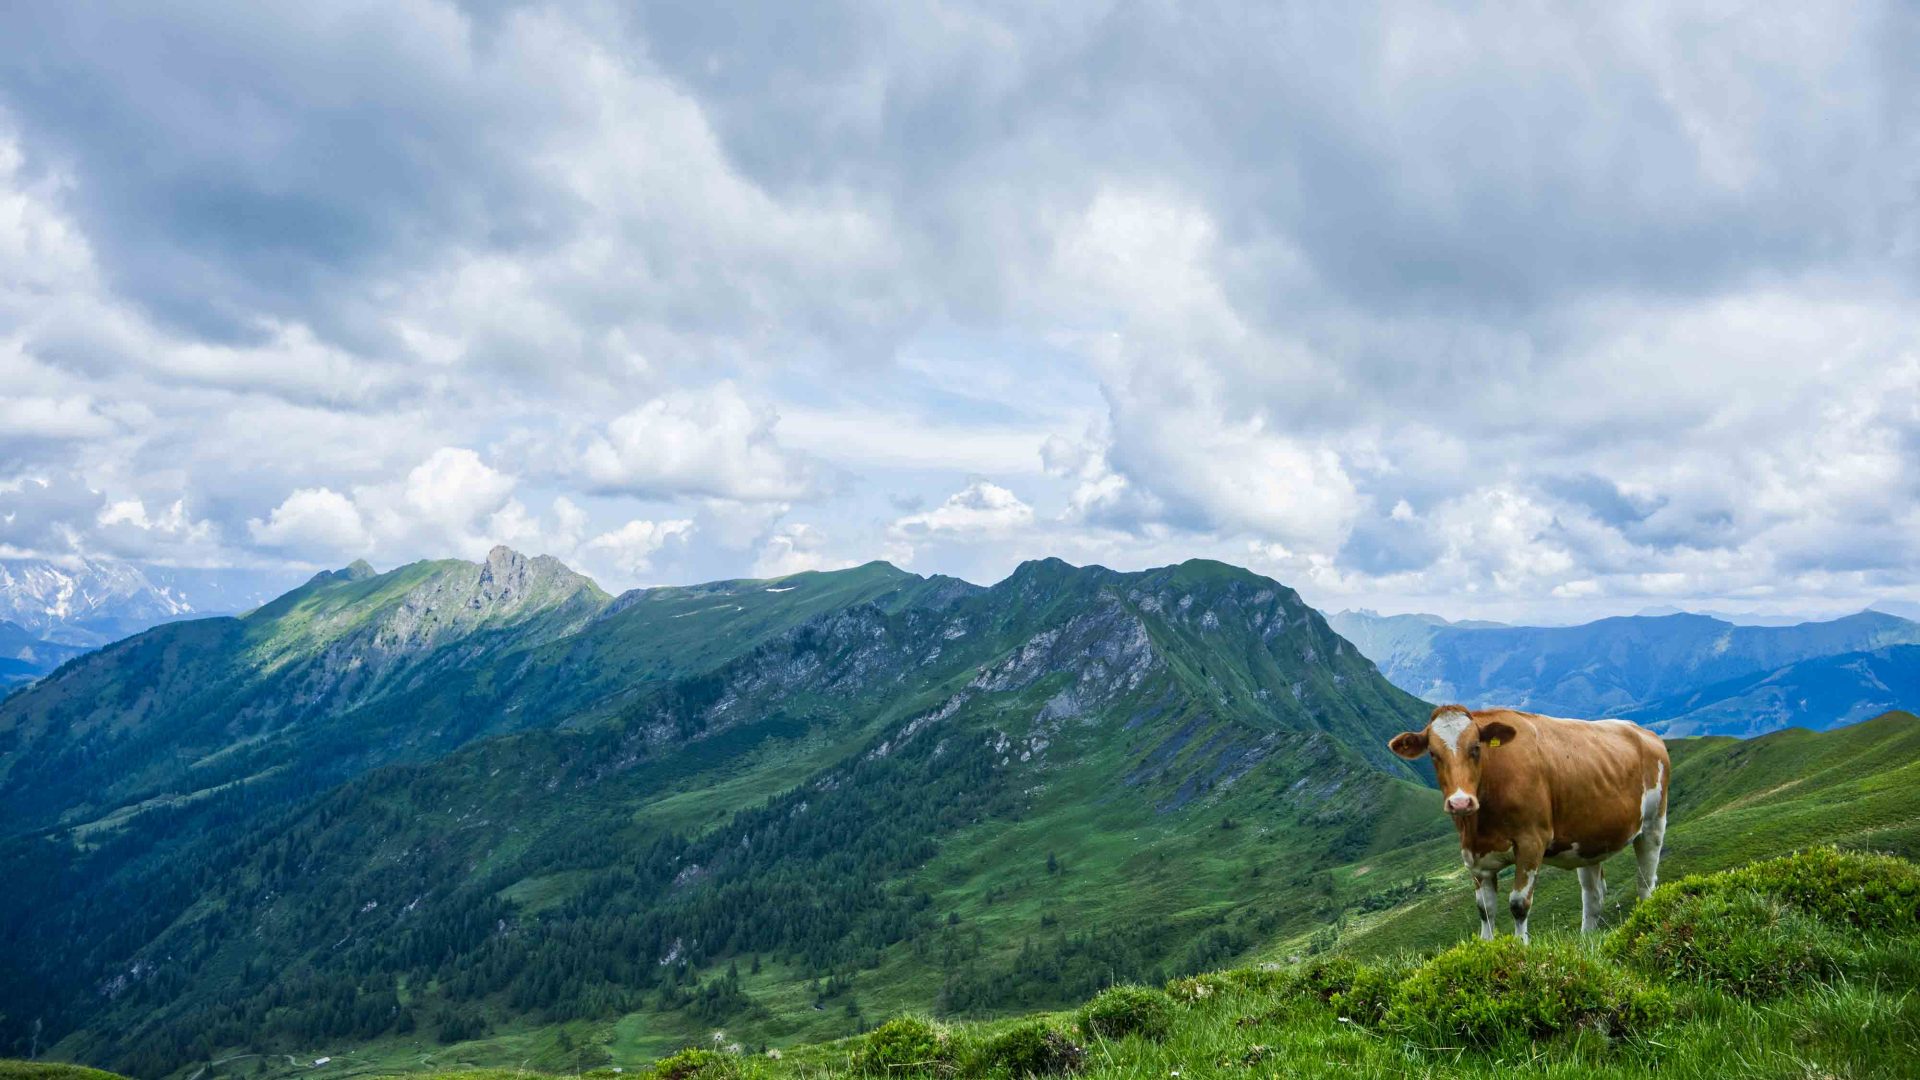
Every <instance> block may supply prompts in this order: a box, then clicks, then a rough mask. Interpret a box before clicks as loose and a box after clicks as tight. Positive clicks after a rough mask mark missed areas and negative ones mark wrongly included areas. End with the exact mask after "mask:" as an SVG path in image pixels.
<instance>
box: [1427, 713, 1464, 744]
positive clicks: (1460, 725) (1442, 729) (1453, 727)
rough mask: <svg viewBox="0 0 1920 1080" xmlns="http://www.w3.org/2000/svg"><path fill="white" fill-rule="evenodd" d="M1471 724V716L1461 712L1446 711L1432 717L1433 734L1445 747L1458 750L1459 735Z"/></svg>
mask: <svg viewBox="0 0 1920 1080" xmlns="http://www.w3.org/2000/svg"><path fill="white" fill-rule="evenodd" d="M1472 726H1473V717H1471V716H1468V715H1467V714H1466V713H1463V712H1446V713H1441V714H1440V715H1439V716H1436V717H1434V720H1433V736H1434V738H1437V739H1439V740H1441V741H1442V742H1445V743H1446V744H1447V749H1449V750H1452V751H1453V752H1454V753H1456V754H1457V753H1459V752H1460V736H1462V735H1465V734H1466V733H1467V729H1468V728H1470V727H1472Z"/></svg>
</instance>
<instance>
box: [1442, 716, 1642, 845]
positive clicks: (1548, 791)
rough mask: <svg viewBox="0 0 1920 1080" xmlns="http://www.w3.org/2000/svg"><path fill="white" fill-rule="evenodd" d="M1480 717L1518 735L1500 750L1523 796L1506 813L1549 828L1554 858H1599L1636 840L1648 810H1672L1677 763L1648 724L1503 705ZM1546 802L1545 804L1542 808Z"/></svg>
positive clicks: (1510, 779)
mask: <svg viewBox="0 0 1920 1080" xmlns="http://www.w3.org/2000/svg"><path fill="white" fill-rule="evenodd" d="M1475 716H1476V718H1480V717H1482V716H1484V717H1485V718H1486V719H1499V720H1503V721H1505V722H1507V723H1509V724H1511V725H1513V727H1514V728H1515V729H1516V731H1517V732H1518V735H1517V737H1516V738H1515V739H1514V742H1513V745H1512V746H1511V747H1510V748H1501V749H1500V750H1496V751H1495V753H1496V754H1502V755H1505V754H1509V753H1511V757H1510V758H1509V761H1508V763H1506V764H1507V767H1506V768H1503V769H1501V770H1500V771H1501V772H1502V773H1503V774H1505V778H1506V779H1507V781H1508V782H1509V783H1510V784H1511V785H1512V786H1513V787H1514V789H1515V790H1516V792H1524V793H1525V794H1524V796H1522V797H1521V798H1520V799H1519V800H1512V801H1509V805H1508V807H1507V812H1508V813H1510V814H1513V815H1515V816H1517V817H1526V818H1534V819H1536V821H1538V823H1539V824H1544V825H1548V826H1549V827H1550V829H1551V832H1552V841H1551V843H1550V844H1549V846H1548V849H1547V853H1548V856H1549V857H1550V858H1555V859H1556V861H1569V862H1572V861H1588V860H1594V861H1597V860H1598V859H1600V858H1604V857H1605V856H1607V855H1611V854H1613V853H1614V852H1617V851H1619V850H1621V849H1623V848H1625V847H1626V846H1627V845H1628V844H1630V843H1631V842H1632V841H1633V838H1634V837H1635V836H1636V835H1638V834H1639V833H1640V831H1641V828H1642V827H1643V824H1644V823H1645V821H1646V820H1647V818H1648V815H1649V812H1651V813H1654V814H1664V813H1665V812H1666V797H1667V788H1668V786H1669V781H1670V779H1671V776H1672V764H1671V762H1670V761H1669V759H1668V757H1667V748H1666V744H1664V743H1662V742H1661V741H1660V738H1659V736H1657V735H1654V734H1653V733H1652V732H1650V731H1648V730H1646V729H1645V728H1642V727H1639V726H1638V725H1635V724H1630V723H1627V722H1626V721H1624V720H1565V719H1561V718H1559V717H1552V716H1540V715H1537V714H1533V713H1522V712H1514V711H1510V710H1504V709H1503V710H1489V711H1488V712H1487V713H1485V714H1482V713H1476V714H1475ZM1542 800H1544V802H1545V805H1544V806H1541V805H1537V804H1538V803H1539V802H1541V801H1542ZM1540 819H1544V820H1540ZM1512 824H1513V825H1515V826H1519V825H1521V824H1522V822H1520V821H1517V820H1516V821H1514V822H1512ZM1503 831H1504V830H1503Z"/></svg>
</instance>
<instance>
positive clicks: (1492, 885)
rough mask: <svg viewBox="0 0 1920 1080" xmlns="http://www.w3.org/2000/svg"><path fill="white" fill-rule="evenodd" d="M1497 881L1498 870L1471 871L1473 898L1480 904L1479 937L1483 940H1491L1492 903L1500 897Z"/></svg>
mask: <svg viewBox="0 0 1920 1080" xmlns="http://www.w3.org/2000/svg"><path fill="white" fill-rule="evenodd" d="M1499 881H1500V872H1499V871H1498V870H1475V871H1474V872H1473V898H1474V901H1475V902H1476V903H1478V904H1479V905H1480V938H1481V940H1483V941H1492V940H1493V912H1494V906H1493V905H1494V904H1495V903H1496V902H1498V900H1499V897H1500V891H1499V888H1498V883H1499Z"/></svg>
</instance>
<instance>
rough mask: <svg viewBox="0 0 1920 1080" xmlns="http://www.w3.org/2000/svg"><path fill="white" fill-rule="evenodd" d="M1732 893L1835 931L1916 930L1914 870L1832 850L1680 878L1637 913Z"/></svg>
mask: <svg viewBox="0 0 1920 1080" xmlns="http://www.w3.org/2000/svg"><path fill="white" fill-rule="evenodd" d="M1736 893H1755V894H1758V895H1760V896H1764V897H1767V898H1770V899H1773V900H1777V901H1779V902H1781V903H1783V904H1786V905H1788V906H1790V907H1792V908H1794V909H1796V910H1798V911H1801V912H1804V913H1806V914H1807V915H1810V916H1812V917H1813V918H1815V919H1818V920H1820V921H1821V922H1824V923H1828V924H1830V925H1833V926H1836V927H1851V928H1853V929H1856V930H1869V931H1884V932H1888V933H1894V934H1911V933H1915V932H1920V867H1917V866H1915V865H1914V864H1913V863H1911V862H1908V861H1907V860H1905V859H1899V858H1895V857H1894V856H1891V855H1868V854H1862V853H1859V852H1850V851H1836V850H1834V849H1833V848H1815V849H1813V850H1811V851H1802V852H1799V853H1797V854H1793V855H1785V856H1782V857H1780V858H1777V859H1768V860H1766V861H1764V862H1757V863H1752V864H1750V865H1748V866H1743V867H1740V868H1739V869H1737V870H1726V871H1722V872H1720V873H1717V874H1695V875H1692V876H1689V877H1684V878H1681V879H1680V880H1679V881H1675V882H1672V883H1670V884H1668V885H1664V886H1662V887H1661V888H1660V889H1659V890H1658V891H1657V892H1656V893H1655V894H1654V895H1653V897H1651V898H1650V899H1649V901H1648V902H1647V903H1645V904H1642V905H1641V910H1646V909H1648V908H1650V907H1651V908H1653V909H1655V910H1656V911H1657V910H1658V909H1659V908H1660V906H1661V903H1662V901H1666V902H1669V903H1671V902H1674V901H1675V900H1677V899H1678V898H1680V897H1686V896H1711V895H1720V896H1726V895H1732V894H1736ZM1638 914H1639V912H1638V911H1636V912H1635V915H1636V916H1637V915H1638ZM1631 921H1632V920H1629V923H1631Z"/></svg>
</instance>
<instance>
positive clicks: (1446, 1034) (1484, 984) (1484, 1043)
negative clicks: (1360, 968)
mask: <svg viewBox="0 0 1920 1080" xmlns="http://www.w3.org/2000/svg"><path fill="white" fill-rule="evenodd" d="M1347 992H1348V993H1352V989H1351V985H1350V987H1349V990H1348V991H1347ZM1672 1015H1673V1001H1672V998H1670V997H1669V996H1668V994H1667V992H1666V991H1665V990H1663V989H1659V988H1655V987H1650V986H1648V985H1647V984H1645V983H1643V982H1642V981H1640V979H1639V978H1638V977H1636V976H1635V975H1634V974H1633V973H1632V972H1630V971H1629V970H1627V969H1625V968H1622V967H1618V966H1615V965H1613V964H1609V963H1607V962H1606V961H1604V960H1601V959H1599V958H1597V957H1595V956H1593V955H1590V954H1589V953H1588V952H1586V951H1585V950H1584V949H1582V948H1581V947H1579V946H1578V945H1572V944H1548V943H1537V944H1534V945H1531V946H1529V945H1523V944H1521V943H1520V941H1519V940H1518V939H1516V938H1511V937H1501V938H1496V939H1494V940H1492V941H1469V942H1467V943H1465V944H1462V945H1456V946H1454V947H1453V948H1451V949H1448V950H1447V951H1446V952H1443V953H1441V954H1440V955H1438V956H1436V957H1434V958H1433V959H1432V960H1429V961H1428V962H1426V963H1425V964H1423V965H1421V966H1420V967H1418V968H1416V969H1415V970H1414V971H1413V972H1412V973H1411V974H1410V975H1408V976H1407V978H1406V979H1405V980H1404V981H1402V982H1401V983H1400V984H1399V985H1398V986H1397V987H1395V988H1394V989H1393V991H1392V993H1391V998H1390V1004H1389V1006H1388V1008H1387V1009H1386V1013H1385V1024H1386V1026H1388V1027H1389V1028H1392V1029H1395V1030H1398V1031H1400V1032H1402V1033H1404V1034H1405V1035H1407V1036H1408V1037H1409V1038H1412V1039H1414V1040H1416V1041H1418V1042H1422V1043H1425V1044H1427V1045H1429V1046H1460V1045H1469V1046H1478V1047H1495V1046H1502V1045H1508V1046H1511V1045H1515V1044H1520V1043H1526V1042H1531V1041H1533V1040H1536V1039H1543V1038H1551V1037H1553V1036H1556V1035H1561V1034H1568V1033H1573V1032H1577V1031H1596V1032H1599V1033H1601V1034H1604V1035H1607V1036H1612V1037H1622V1036H1634V1035H1640V1034H1644V1033H1646V1032H1648V1031H1650V1030H1652V1029H1653V1028H1655V1027H1658V1026H1659V1025H1660V1024H1663V1023H1665V1022H1666V1021H1667V1020H1668V1019H1670V1018H1671V1017H1672Z"/></svg>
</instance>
